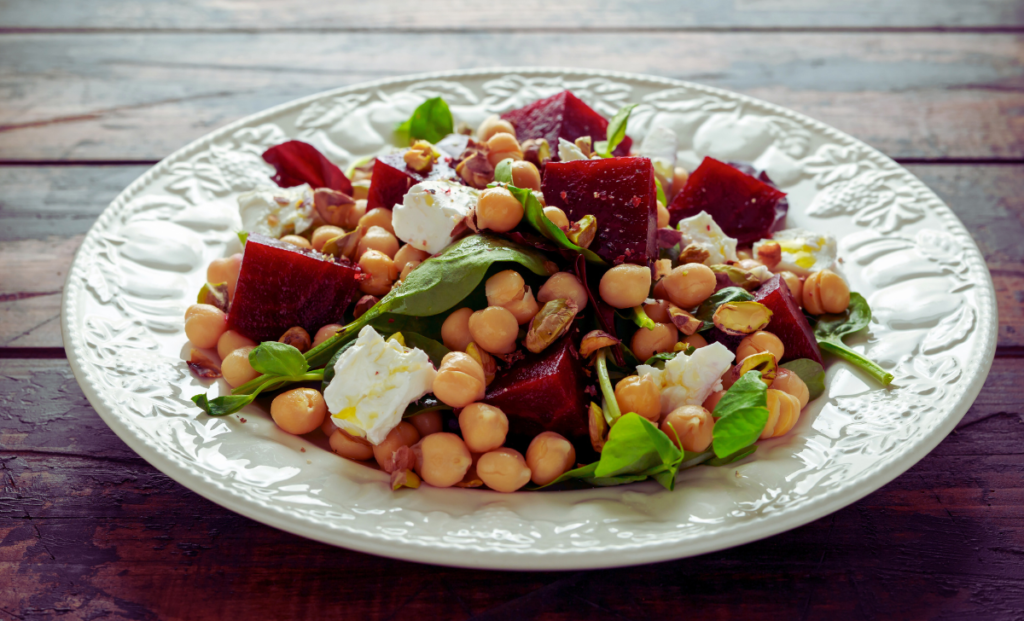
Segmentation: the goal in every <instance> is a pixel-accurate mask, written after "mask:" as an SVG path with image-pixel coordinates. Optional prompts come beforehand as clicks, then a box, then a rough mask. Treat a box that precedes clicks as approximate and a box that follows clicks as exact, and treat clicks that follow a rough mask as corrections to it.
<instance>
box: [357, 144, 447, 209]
mask: <svg viewBox="0 0 1024 621" xmlns="http://www.w3.org/2000/svg"><path fill="white" fill-rule="evenodd" d="M406 151H408V149H404V150H402V151H399V152H397V153H388V154H387V155H381V156H380V157H378V158H377V159H376V160H375V161H374V163H373V173H372V176H371V177H370V190H369V193H368V195H367V197H366V208H367V209H373V208H374V207H386V208H387V209H391V208H393V207H394V206H395V205H396V204H399V203H401V202H402V199H403V198H404V197H405V193H406V192H408V191H409V188H411V187H412V186H414V185H416V184H417V183H419V182H420V181H426V180H427V179H456V178H457V175H456V174H455V169H454V168H452V166H451V164H452V158H451V157H449V156H447V155H442V156H441V157H440V158H439V159H438V160H437V161H436V162H434V167H433V168H431V169H430V172H428V173H427V174H426V175H423V174H420V173H418V172H416V171H415V170H413V169H411V168H409V167H408V166H407V165H406V163H405V159H404V155H405V152H406Z"/></svg>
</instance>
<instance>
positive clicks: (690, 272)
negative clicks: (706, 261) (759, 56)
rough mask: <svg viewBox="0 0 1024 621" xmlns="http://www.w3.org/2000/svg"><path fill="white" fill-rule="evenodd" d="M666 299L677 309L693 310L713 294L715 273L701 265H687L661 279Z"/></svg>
mask: <svg viewBox="0 0 1024 621" xmlns="http://www.w3.org/2000/svg"><path fill="white" fill-rule="evenodd" d="M661 282H663V283H665V293H667V294H668V299H669V300H672V303H673V304H675V305H676V306H678V307H679V308H693V307H695V306H697V305H698V304H700V303H701V302H703V301H704V300H706V299H708V298H709V297H710V296H711V294H712V293H714V292H715V284H716V283H717V281H716V280H715V273H714V272H712V271H711V268H710V267H708V266H707V265H703V264H701V263H687V264H686V265H680V266H679V267H677V268H675V269H674V270H672V271H671V272H669V275H668V276H666V277H664V278H662V279H661Z"/></svg>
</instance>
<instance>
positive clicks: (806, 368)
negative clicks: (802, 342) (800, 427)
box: [782, 358, 825, 401]
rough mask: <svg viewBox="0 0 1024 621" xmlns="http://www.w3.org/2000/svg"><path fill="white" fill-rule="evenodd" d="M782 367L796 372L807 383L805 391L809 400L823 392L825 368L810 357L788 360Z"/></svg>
mask: <svg viewBox="0 0 1024 621" xmlns="http://www.w3.org/2000/svg"><path fill="white" fill-rule="evenodd" d="M782 368H783V369H789V370H790V371H792V372H793V373H796V375H797V377H799V378H800V379H801V380H803V382H804V384H807V392H808V393H810V399H811V401H814V400H815V399H817V398H818V397H820V396H821V395H822V394H823V393H824V392H825V369H824V368H822V366H821V365H820V364H818V363H817V362H815V361H813V360H811V359H810V358H797V359H796V360H790V361H789V362H787V363H785V364H783V365H782Z"/></svg>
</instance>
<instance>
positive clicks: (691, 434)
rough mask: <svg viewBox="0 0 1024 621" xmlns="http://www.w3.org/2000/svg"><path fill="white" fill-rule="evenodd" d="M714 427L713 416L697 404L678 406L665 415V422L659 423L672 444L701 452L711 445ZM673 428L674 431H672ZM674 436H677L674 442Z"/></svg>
mask: <svg viewBox="0 0 1024 621" xmlns="http://www.w3.org/2000/svg"><path fill="white" fill-rule="evenodd" d="M669 427H671V428H672V429H669ZM714 427H715V419H714V417H712V416H711V413H710V412H708V411H707V410H705V409H704V408H702V407H701V406H699V405H684V406H682V407H678V408H676V409H674V410H672V411H671V412H669V415H668V416H666V417H665V422H663V423H662V424H661V430H662V431H664V432H665V434H666V435H668V437H669V439H671V440H672V443H673V444H675V445H676V446H678V447H679V448H681V449H683V450H687V451H693V452H694V453H703V452H704V451H706V450H708V447H709V446H711V436H712V433H713V432H714ZM673 429H674V430H675V433H672V430H673ZM676 436H678V438H679V441H678V442H676Z"/></svg>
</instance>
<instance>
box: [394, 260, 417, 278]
mask: <svg viewBox="0 0 1024 621" xmlns="http://www.w3.org/2000/svg"><path fill="white" fill-rule="evenodd" d="M419 265H420V262H419V261H409V262H408V263H406V264H405V267H403V268H402V272H401V273H400V274H399V275H398V280H401V281H404V280H405V279H406V278H408V277H409V274H412V271H413V270H414V269H416V268H417V267H419Z"/></svg>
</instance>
